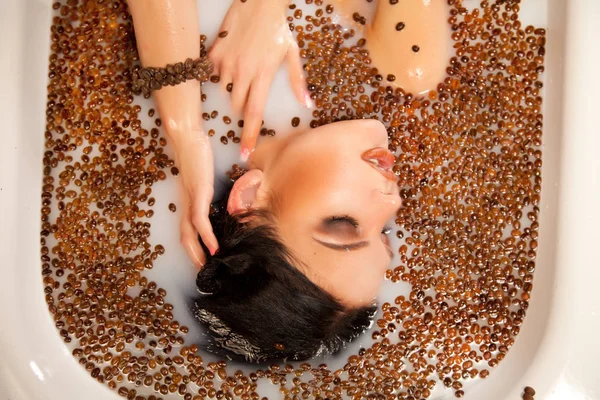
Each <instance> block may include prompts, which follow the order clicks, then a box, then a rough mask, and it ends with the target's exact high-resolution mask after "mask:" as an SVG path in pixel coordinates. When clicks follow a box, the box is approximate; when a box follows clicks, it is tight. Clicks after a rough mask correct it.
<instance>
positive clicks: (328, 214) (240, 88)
mask: <svg viewBox="0 0 600 400" xmlns="http://www.w3.org/2000/svg"><path fill="white" fill-rule="evenodd" d="M411 1H412V2H413V3H415V6H417V7H421V9H422V12H421V13H420V14H419V13H417V14H416V15H420V16H419V17H418V18H415V19H414V20H412V21H409V20H405V21H406V22H404V24H405V27H406V26H410V27H411V28H410V29H412V35H414V37H420V38H427V37H429V38H430V39H428V40H429V41H427V42H425V43H421V46H420V48H421V50H420V51H421V54H422V55H427V54H429V56H423V57H421V59H419V58H415V57H412V58H411V56H410V55H407V56H405V57H404V58H403V59H402V60H396V62H395V63H394V62H392V63H389V62H388V63H387V64H386V63H385V62H384V61H385V60H383V58H382V56H383V54H384V52H383V51H380V50H378V49H382V48H385V46H386V45H387V48H388V49H396V50H398V51H399V52H400V51H401V49H397V48H396V45H397V43H403V42H402V40H399V39H398V37H396V38H394V37H390V35H389V32H388V30H389V29H388V28H390V29H393V30H394V31H395V32H400V31H401V30H398V29H397V27H396V26H397V23H395V24H394V26H393V27H387V25H386V26H382V25H381V24H383V23H384V22H385V21H387V22H385V23H388V22H389V21H390V20H394V18H393V16H396V17H397V18H399V17H400V14H401V13H402V10H403V9H405V8H406V6H401V7H397V6H396V5H392V3H393V2H384V1H381V2H380V4H379V5H378V8H377V11H376V15H375V18H374V22H373V24H372V25H370V28H369V29H367V30H366V31H365V35H366V36H367V40H368V42H369V43H374V45H373V46H374V47H373V49H374V54H373V58H374V61H375V62H377V60H378V58H382V59H381V63H382V65H385V68H389V69H387V70H384V72H386V73H395V75H396V78H397V79H396V82H397V83H399V84H403V85H405V86H407V87H409V86H410V85H413V86H414V90H415V92H421V91H423V90H422V88H419V87H418V86H419V83H420V82H425V81H426V80H427V79H429V80H431V79H432V78H431V77H432V76H434V77H435V76H437V75H436V74H441V73H440V70H441V71H443V65H444V63H443V62H437V60H436V59H435V57H433V56H431V55H435V54H437V53H438V52H436V46H437V44H436V43H437V42H436V39H435V37H436V36H435V35H431V32H430V30H431V29H430V28H427V27H428V26H429V25H428V24H419V18H421V19H424V18H425V19H430V18H432V17H434V16H437V18H438V19H440V16H441V17H442V20H441V21H439V23H438V24H437V25H436V24H434V25H433V26H444V24H443V19H445V14H443V13H442V14H440V12H439V10H443V9H442V8H441V6H440V5H439V4H441V2H437V3H435V4H437V5H436V6H431V7H430V6H427V5H425V3H421V2H420V1H417V0H411ZM129 4H130V9H131V13H132V16H133V19H134V25H135V30H136V39H137V43H138V49H139V53H140V57H141V61H142V64H143V65H144V66H155V67H160V66H164V65H165V64H169V63H175V62H179V61H183V60H185V59H186V58H197V57H198V55H199V49H200V42H199V27H198V23H197V12H196V9H195V2H194V1H191V0H171V1H165V0H130V2H129ZM287 5H288V2H287V1H284V0H261V1H254V0H247V1H245V2H242V1H238V0H235V1H234V2H233V3H232V5H231V7H230V9H229V11H228V13H227V15H226V17H225V20H224V22H223V24H222V28H221V29H220V32H222V33H221V34H220V35H219V38H218V39H217V41H216V43H215V44H214V45H213V47H212V49H211V52H210V57H211V59H212V60H213V61H214V65H215V69H216V72H217V73H218V74H219V75H220V77H221V83H222V85H223V88H224V90H227V87H228V86H229V84H230V83H231V84H232V89H231V93H232V104H233V106H234V108H235V109H238V110H240V109H244V121H245V124H244V131H243V133H242V146H241V155H242V159H247V158H248V156H249V155H250V154H252V157H251V158H250V170H249V172H248V173H246V174H245V175H244V176H242V177H241V178H240V179H239V180H238V181H237V182H236V183H235V185H234V187H233V189H232V191H231V193H230V195H229V199H228V202H227V209H226V211H223V212H221V213H218V214H217V215H216V216H215V217H214V218H213V224H212V225H211V221H210V219H209V215H208V214H209V212H208V211H209V207H210V202H211V200H212V195H213V187H212V186H213V178H214V177H213V159H212V152H211V149H210V144H209V142H208V138H207V135H206V134H205V133H204V132H203V130H202V124H201V102H200V96H199V92H200V84H199V82H198V81H195V80H188V81H186V82H184V83H182V84H179V85H176V86H173V87H165V88H162V89H160V90H158V91H155V92H154V98H155V101H156V103H157V106H158V109H159V113H160V116H161V118H162V119H163V121H164V123H165V127H166V130H167V134H168V135H169V137H170V138H171V142H172V143H173V144H174V148H175V153H176V161H177V163H178V165H179V166H180V171H181V178H182V179H181V181H180V182H181V189H182V190H181V191H182V196H183V198H182V200H185V201H184V203H187V204H188V205H189V206H185V205H184V206H183V207H182V214H183V215H182V220H181V241H182V244H183V245H184V246H185V247H186V249H187V251H188V253H189V254H190V256H191V257H192V259H193V260H194V262H195V263H196V264H197V265H199V266H201V265H204V267H203V269H202V270H201V271H200V272H199V274H198V279H197V285H198V288H199V290H200V292H201V293H202V297H201V298H200V299H198V301H197V306H198V310H197V314H198V317H199V318H200V319H201V320H202V321H203V322H205V323H207V324H208V326H209V328H210V329H211V330H212V332H213V333H214V336H215V340H216V343H217V345H219V346H220V347H221V348H225V349H227V350H229V351H231V352H233V354H234V355H235V354H237V355H242V356H243V357H245V358H247V359H251V360H255V361H259V360H266V359H273V358H292V359H303V358H308V357H312V356H314V355H315V354H318V353H319V352H320V351H322V350H328V351H335V350H337V349H339V347H340V345H341V344H342V343H343V342H344V341H347V340H350V339H352V338H353V337H354V336H356V335H357V334H358V333H359V332H361V331H363V330H364V329H365V328H366V327H367V326H368V324H369V319H370V317H371V316H372V313H373V308H372V304H373V300H374V298H375V297H376V294H377V292H378V289H379V286H380V284H381V277H382V275H383V271H384V270H385V268H386V267H387V265H388V264H389V261H390V257H391V251H390V249H389V247H388V245H387V240H386V238H385V235H384V234H382V232H384V231H385V230H384V224H385V222H386V221H387V220H388V219H389V218H391V217H392V216H393V215H394V214H395V212H396V210H397V209H398V207H399V206H400V199H399V196H398V188H397V184H396V181H395V176H394V174H393V173H392V172H391V167H392V166H393V164H394V156H393V155H392V154H391V153H390V152H389V151H387V133H386V130H385V127H383V125H381V124H380V123H379V122H376V121H350V122H338V123H335V124H331V125H329V126H324V127H320V128H318V129H315V130H311V131H307V132H303V133H299V134H295V135H292V136H289V137H287V138H285V139H278V140H272V141H270V142H265V143H261V145H260V146H259V147H258V148H257V149H256V152H254V146H255V143H256V138H257V136H258V131H259V128H260V125H261V120H262V114H263V111H264V106H265V102H266V98H267V95H268V92H269V86H270V83H271V81H272V79H273V76H274V74H275V72H276V71H277V69H278V67H279V64H280V63H281V62H282V61H283V60H284V59H286V60H287V62H288V67H289V71H290V80H291V83H292V87H293V89H294V92H295V94H296V97H297V99H298V101H300V102H301V104H304V105H305V106H307V107H310V106H311V100H310V96H309V94H308V91H307V90H306V88H305V83H304V78H303V75H302V68H301V63H300V58H299V55H298V47H297V45H296V43H295V41H294V40H293V37H292V36H291V33H290V31H289V28H288V25H287V22H286V20H285V15H286V7H287ZM390 15H391V16H392V18H391V19H390ZM413 15H414V14H413ZM378 21H382V22H381V23H380V22H378ZM378 24H379V25H378ZM420 26H422V27H423V29H425V31H424V32H423V31H422V30H420V28H419V27H420ZM403 29H404V28H403ZM434 33H435V32H434ZM428 34H429V36H428ZM432 37H433V39H431V38H432ZM437 37H438V38H439V36H437ZM440 40H443V39H438V42H439V41H440ZM439 47H441V46H438V48H439ZM402 51H404V50H402ZM413 53H414V54H416V53H417V52H415V51H413ZM378 54H380V55H378ZM414 54H413V56H414ZM415 64H416V65H417V66H418V67H414V65H415ZM434 64H437V65H439V67H437V69H436V68H433V67H432V66H434ZM408 66H410V67H408ZM417 69H418V70H420V71H422V72H423V73H421V74H420V75H419V74H415V73H414V71H415V70H417ZM436 82H437V79H436ZM229 88H231V87H229ZM428 89H430V88H428ZM324 138H326V140H324ZM213 228H214V229H215V232H213ZM197 233H199V234H200V237H201V240H202V243H203V245H204V246H205V247H206V250H207V251H208V252H209V253H210V255H211V257H208V259H206V257H205V255H204V254H205V253H204V251H203V249H202V248H201V246H200V244H199V243H198V240H197V239H196V237H197ZM215 233H216V234H217V235H216V236H215ZM217 238H218V239H219V240H217Z"/></svg>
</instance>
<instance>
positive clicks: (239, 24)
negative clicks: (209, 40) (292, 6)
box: [210, 0, 312, 160]
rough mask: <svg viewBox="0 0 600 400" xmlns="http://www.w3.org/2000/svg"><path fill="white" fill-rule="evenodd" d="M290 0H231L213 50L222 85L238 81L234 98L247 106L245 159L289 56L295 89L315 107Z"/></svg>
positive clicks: (239, 108)
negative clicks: (289, 13)
mask: <svg viewBox="0 0 600 400" xmlns="http://www.w3.org/2000/svg"><path fill="white" fill-rule="evenodd" d="M288 4H289V0H249V1H246V2H242V1H239V0H235V1H233V2H232V4H231V7H230V8H229V11H228V12H227V15H226V16H225V19H224V20H223V24H222V25H221V29H220V31H221V32H225V31H226V32H227V35H226V36H224V37H219V38H217V39H216V41H215V44H214V45H213V47H212V49H211V51H210V57H211V59H212V60H213V62H214V66H215V72H216V73H218V74H219V75H220V77H221V85H222V86H223V90H225V88H226V87H227V85H228V84H230V83H232V84H233V89H232V92H231V104H232V106H233V109H234V110H235V111H236V112H241V111H242V110H243V111H244V129H243V131H242V143H241V156H242V160H246V159H247V157H248V156H249V155H250V154H251V153H252V151H253V150H254V147H255V145H256V140H257V138H258V134H259V131H260V126H261V123H262V119H263V113H264V110H265V106H266V103H267V97H268V95H269V91H270V88H271V83H272V82H273V79H274V77H275V74H276V73H277V70H278V69H279V66H280V64H281V63H282V62H283V61H284V60H286V61H287V63H288V72H289V78H290V83H291V87H292V90H293V91H294V94H295V95H296V98H297V100H298V101H299V102H300V104H303V105H305V106H306V107H308V108H310V107H311V106H312V101H311V99H310V94H309V93H308V90H307V89H306V83H305V81H304V72H303V70H302V62H301V60H300V50H299V48H298V44H297V43H296V41H295V39H294V37H293V36H292V33H291V32H290V29H289V25H288V22H287V21H286V10H287V7H288Z"/></svg>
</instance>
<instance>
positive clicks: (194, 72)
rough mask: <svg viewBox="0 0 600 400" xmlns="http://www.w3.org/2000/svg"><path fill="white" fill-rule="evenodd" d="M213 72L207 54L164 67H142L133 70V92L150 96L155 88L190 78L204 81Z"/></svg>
mask: <svg viewBox="0 0 600 400" xmlns="http://www.w3.org/2000/svg"><path fill="white" fill-rule="evenodd" d="M212 72H213V64H212V62H211V61H210V59H209V58H208V57H206V56H203V57H200V58H197V59H195V60H192V59H191V58H188V59H187V60H185V62H178V63H176V64H168V65H167V66H166V67H164V68H154V67H147V68H140V67H139V66H137V67H136V68H135V69H134V70H133V88H132V90H133V93H135V94H140V93H142V94H143V95H144V97H145V98H148V97H150V93H151V92H152V91H153V90H159V89H160V88H162V87H164V86H175V85H177V84H179V83H182V82H185V81H187V80H189V79H197V80H199V81H200V82H201V83H204V82H206V81H207V80H208V78H209V77H210V74H211V73H212Z"/></svg>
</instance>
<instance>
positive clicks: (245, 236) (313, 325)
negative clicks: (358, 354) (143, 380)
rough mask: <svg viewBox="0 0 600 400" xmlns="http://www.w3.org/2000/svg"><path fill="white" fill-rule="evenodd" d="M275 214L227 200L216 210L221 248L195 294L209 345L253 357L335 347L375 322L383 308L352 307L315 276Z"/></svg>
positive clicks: (299, 356)
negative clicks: (285, 238)
mask: <svg viewBox="0 0 600 400" xmlns="http://www.w3.org/2000/svg"><path fill="white" fill-rule="evenodd" d="M273 218H274V216H273V215H272V214H271V213H269V212H267V211H252V212H249V213H246V214H244V215H239V216H232V215H229V214H228V213H227V212H226V211H225V209H224V207H221V208H220V209H218V210H217V212H214V213H213V214H212V215H211V222H212V224H213V230H214V232H215V235H216V236H217V239H218V240H219V251H218V252H217V253H216V254H215V255H214V256H212V257H209V258H208V260H207V262H206V264H205V265H204V267H203V268H202V270H201V271H200V272H199V273H198V276H197V278H196V285H197V287H198V291H199V292H200V295H199V297H198V298H197V299H196V300H195V315H196V317H197V318H198V319H199V320H200V321H201V322H202V323H203V324H204V325H205V326H206V327H207V328H208V329H207V330H208V332H209V333H210V334H209V340H210V343H211V344H210V345H209V346H208V347H209V351H211V352H213V353H217V354H218V355H220V356H224V357H227V358H230V359H233V360H239V361H252V362H265V361H276V360H305V359H308V358H312V357H314V356H317V355H320V354H324V353H325V354H326V353H335V352H337V351H338V350H340V349H341V348H342V346H343V344H344V343H346V342H349V341H351V340H352V339H354V338H356V337H357V336H358V335H360V334H361V333H362V332H364V331H365V330H366V329H368V327H369V326H370V324H371V319H372V318H373V316H374V315H375V311H376V308H375V306H371V307H362V308H355V309H348V308H347V307H344V306H343V305H342V304H341V303H340V302H339V301H338V300H336V299H335V298H334V297H333V296H332V295H330V294H329V293H328V292H326V291H325V290H323V289H321V288H320V287H318V286H317V285H315V284H314V283H313V282H312V281H310V280H309V279H308V278H307V277H306V276H305V275H304V274H303V273H302V272H300V271H299V270H298V268H296V266H295V265H298V263H297V262H296V261H295V260H294V259H293V257H292V255H291V254H290V252H289V251H288V249H286V247H285V246H284V245H283V244H282V242H281V240H279V239H278V236H277V233H276V231H275V229H274V228H273V224H272V222H273V220H274V219H273ZM249 220H252V221H253V223H251V224H248V223H247V221H249ZM256 221H260V222H259V223H256ZM207 254H208V253H207Z"/></svg>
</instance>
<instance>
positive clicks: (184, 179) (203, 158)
mask: <svg viewBox="0 0 600 400" xmlns="http://www.w3.org/2000/svg"><path fill="white" fill-rule="evenodd" d="M171 137H172V138H176V139H175V140H174V148H175V162H176V164H177V167H178V169H179V177H180V179H179V182H178V184H179V195H180V201H181V203H180V204H181V205H180V207H181V221H180V239H181V244H182V245H183V247H184V248H185V250H186V251H187V253H188V255H189V256H190V258H191V259H192V261H193V262H194V264H195V265H196V266H197V267H199V268H200V267H202V266H203V265H204V263H205V262H206V254H204V251H203V250H202V246H201V245H200V242H199V241H198V234H199V235H200V238H201V239H202V242H203V243H204V245H205V246H206V247H207V248H208V250H209V251H210V253H211V254H214V253H215V252H216V251H217V250H218V248H219V243H218V242H217V238H216V237H215V235H214V233H213V230H212V225H211V223H210V220H209V212H210V204H211V201H212V197H213V192H214V173H213V170H214V166H213V154H212V149H211V146H210V141H209V138H208V136H207V135H206V134H205V132H204V131H203V130H201V129H197V130H194V131H193V132H186V133H185V134H183V135H171Z"/></svg>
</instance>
